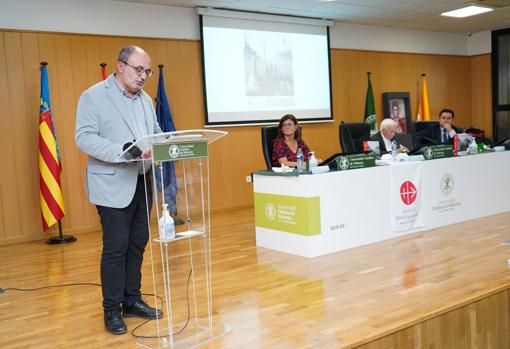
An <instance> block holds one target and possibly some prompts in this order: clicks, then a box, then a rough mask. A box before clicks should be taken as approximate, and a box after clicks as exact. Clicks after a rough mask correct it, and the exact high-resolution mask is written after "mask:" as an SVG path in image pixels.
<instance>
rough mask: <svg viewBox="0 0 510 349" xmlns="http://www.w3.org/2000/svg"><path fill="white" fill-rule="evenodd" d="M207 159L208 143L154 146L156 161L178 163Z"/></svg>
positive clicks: (197, 142) (196, 142)
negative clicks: (186, 160)
mask: <svg viewBox="0 0 510 349" xmlns="http://www.w3.org/2000/svg"><path fill="white" fill-rule="evenodd" d="M206 157H207V141H195V142H179V143H161V144H154V148H153V159H154V161H177V160H183V159H196V158H206Z"/></svg>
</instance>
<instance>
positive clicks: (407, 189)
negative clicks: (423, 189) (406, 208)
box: [400, 181, 418, 205]
mask: <svg viewBox="0 0 510 349" xmlns="http://www.w3.org/2000/svg"><path fill="white" fill-rule="evenodd" d="M417 194H418V190H416V186H415V185H414V184H413V182H411V181H405V182H404V183H402V185H401V186H400V198H401V199H402V202H403V203H404V204H405V205H412V204H413V203H414V202H415V201H416V195H417Z"/></svg>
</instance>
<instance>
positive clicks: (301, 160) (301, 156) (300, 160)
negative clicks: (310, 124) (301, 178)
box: [296, 148, 305, 172]
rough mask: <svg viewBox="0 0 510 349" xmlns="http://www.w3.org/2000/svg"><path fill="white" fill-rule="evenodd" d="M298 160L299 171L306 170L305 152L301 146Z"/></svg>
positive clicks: (297, 154) (298, 150)
mask: <svg viewBox="0 0 510 349" xmlns="http://www.w3.org/2000/svg"><path fill="white" fill-rule="evenodd" d="M296 161H297V171H298V172H303V171H304V170H305V154H303V150H301V148H298V149H297V152H296Z"/></svg>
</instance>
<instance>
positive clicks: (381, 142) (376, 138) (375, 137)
mask: <svg viewBox="0 0 510 349" xmlns="http://www.w3.org/2000/svg"><path fill="white" fill-rule="evenodd" d="M370 140H371V141H373V142H376V141H377V142H379V150H380V151H381V155H382V154H386V153H387V152H389V151H391V149H386V144H384V139H383V137H382V134H381V131H379V132H377V133H376V134H374V135H373V136H372V137H370ZM392 140H395V142H397V147H400V143H399V142H398V140H397V139H396V138H395V137H394V138H393V139H392Z"/></svg>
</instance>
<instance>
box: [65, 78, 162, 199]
mask: <svg viewBox="0 0 510 349" xmlns="http://www.w3.org/2000/svg"><path fill="white" fill-rule="evenodd" d="M113 79H115V77H114V75H113V74H112V75H110V76H109V77H108V78H107V79H106V80H104V81H101V82H99V83H97V84H95V85H94V86H92V87H91V88H89V89H88V90H86V91H85V92H83V93H82V95H81V97H80V100H79V102H78V110H77V112H76V133H75V140H76V145H77V146H78V148H80V150H82V151H83V152H84V153H86V154H87V155H88V160H87V173H86V179H85V181H86V183H85V185H86V190H87V194H88V197H89V200H90V202H91V203H93V204H95V205H100V206H107V207H113V208H124V207H126V206H128V205H129V203H130V202H131V200H132V199H133V196H134V193H135V189H136V183H137V180H138V168H139V163H138V162H114V160H115V158H116V157H117V156H118V155H119V154H121V153H122V146H123V145H124V144H126V143H127V142H132V141H133V139H135V132H134V129H133V122H132V121H131V120H130V118H131V115H132V114H130V110H129V109H128V105H127V104H126V102H125V101H123V100H122V98H126V97H123V96H122V93H121V92H120V91H119V88H118V87H117V86H116V85H115V81H114V80H113ZM140 97H141V98H142V103H143V107H144V109H145V111H146V115H149V116H146V120H145V122H146V125H147V130H149V133H150V132H151V130H152V131H153V133H160V132H161V129H160V128H159V125H158V122H157V120H156V113H155V111H154V105H153V104H152V100H151V98H150V97H149V95H148V94H147V93H145V92H144V91H142V94H141V96H140Z"/></svg>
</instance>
